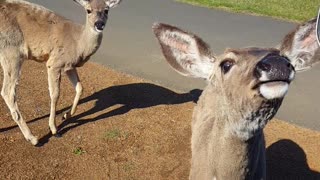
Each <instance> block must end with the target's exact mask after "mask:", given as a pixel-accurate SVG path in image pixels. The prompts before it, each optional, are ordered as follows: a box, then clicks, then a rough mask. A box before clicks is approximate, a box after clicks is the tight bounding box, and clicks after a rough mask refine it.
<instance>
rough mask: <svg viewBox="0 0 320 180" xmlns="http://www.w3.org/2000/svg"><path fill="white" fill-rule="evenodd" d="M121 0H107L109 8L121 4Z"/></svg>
mask: <svg viewBox="0 0 320 180" xmlns="http://www.w3.org/2000/svg"><path fill="white" fill-rule="evenodd" d="M120 2H121V0H106V4H107V6H108V7H109V8H114V7H116V6H117V5H118V4H120Z"/></svg>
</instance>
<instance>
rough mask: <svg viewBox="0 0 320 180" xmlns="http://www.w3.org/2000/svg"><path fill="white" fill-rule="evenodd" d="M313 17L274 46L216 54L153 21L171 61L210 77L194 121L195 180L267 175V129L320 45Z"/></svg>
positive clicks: (192, 175) (195, 74)
mask: <svg viewBox="0 0 320 180" xmlns="http://www.w3.org/2000/svg"><path fill="white" fill-rule="evenodd" d="M315 22H316V21H315V19H313V20H311V21H309V22H307V23H305V24H303V25H301V26H299V27H298V28H297V29H296V30H295V31H294V32H292V33H290V34H289V35H287V36H286V38H285V39H284V41H283V43H282V46H281V48H280V50H279V49H276V48H258V47H251V48H242V49H227V50H225V52H224V53H223V54H222V55H220V56H215V55H214V54H213V53H212V52H211V50H210V48H209V46H208V45H207V44H206V43H205V42H204V41H203V40H202V39H200V38H199V37H197V36H196V35H194V34H192V33H188V32H186V31H183V30H181V29H179V28H177V27H173V26H171V25H167V24H157V23H156V24H154V26H153V31H154V33H155V35H156V37H157V38H158V40H159V42H160V45H161V48H162V52H163V54H164V56H165V57H166V60H167V61H168V63H169V64H170V65H171V66H172V67H173V68H174V69H175V70H176V71H178V72H179V73H180V74H182V75H184V76H191V77H199V78H204V79H206V80H207V81H208V85H207V87H206V88H205V89H204V91H203V93H202V95H201V97H200V99H199V101H198V104H197V106H196V107H195V109H194V113H193V120H192V138H191V146H192V147H191V149H192V160H191V171H190V176H189V178H190V179H192V180H235V179H254V180H255V179H266V162H265V161H266V160H265V140H264V134H263V128H264V127H265V125H266V124H267V122H268V121H269V120H270V119H271V118H272V117H273V116H274V115H275V114H276V112H277V110H278V108H279V107H280V105H281V103H282V100H283V98H284V96H285V94H286V93H287V91H288V87H289V84H290V82H291V81H292V80H293V79H294V76H295V70H296V71H299V70H304V69H306V68H310V67H311V66H312V65H313V64H314V63H316V62H317V61H319V58H314V55H315V52H316V50H318V48H319V45H318V44H317V40H316V32H315V27H316V25H315V24H316V23H315Z"/></svg>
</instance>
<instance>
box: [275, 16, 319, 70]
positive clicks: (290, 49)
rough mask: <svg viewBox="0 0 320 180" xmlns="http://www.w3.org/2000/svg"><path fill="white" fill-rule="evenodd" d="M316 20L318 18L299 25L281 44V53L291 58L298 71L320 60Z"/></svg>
mask: <svg viewBox="0 0 320 180" xmlns="http://www.w3.org/2000/svg"><path fill="white" fill-rule="evenodd" d="M316 22H317V18H314V19H311V20H310V21H308V22H306V23H304V24H301V25H299V26H298V27H297V29H296V30H294V31H293V32H291V33H289V34H288V35H286V37H285V38H284V40H283V42H282V44H281V47H280V51H281V53H282V54H283V55H285V56H287V57H288V58H289V59H290V61H291V64H292V65H293V66H294V67H295V69H296V70H297V71H303V70H307V69H309V68H311V67H312V66H313V65H314V64H316V63H318V62H320V56H319V52H318V51H319V44H318V41H317V32H316V29H317V28H316V27H317V24H316ZM316 54H317V55H316Z"/></svg>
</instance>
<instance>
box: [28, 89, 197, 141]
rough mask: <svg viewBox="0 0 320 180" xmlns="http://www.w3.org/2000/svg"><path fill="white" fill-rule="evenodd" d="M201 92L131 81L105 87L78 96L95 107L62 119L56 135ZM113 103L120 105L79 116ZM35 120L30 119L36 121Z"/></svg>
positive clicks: (183, 100)
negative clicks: (87, 94) (174, 90)
mask: <svg viewBox="0 0 320 180" xmlns="http://www.w3.org/2000/svg"><path fill="white" fill-rule="evenodd" d="M201 93H202V90H199V89H194V90H192V91H190V92H188V93H182V94H178V93H175V92H173V91H171V90H169V89H167V88H164V87H161V86H158V85H155V84H150V83H134V84H126V85H119V86H112V87H108V88H106V89H103V90H100V91H98V92H96V93H94V94H92V95H90V96H88V97H85V98H83V99H81V100H80V102H79V104H83V103H87V102H89V101H95V105H94V107H93V108H91V109H89V110H88V111H86V112H83V113H81V114H78V115H76V116H74V117H71V118H70V119H67V120H65V121H63V122H62V123H61V124H60V125H59V126H58V129H59V134H60V135H63V134H64V133H66V132H68V131H69V130H71V129H73V128H76V127H78V126H81V125H84V124H87V123H91V122H95V121H98V120H102V119H106V118H109V117H112V116H117V115H121V114H125V113H127V112H129V111H130V110H132V109H138V108H148V107H152V106H157V105H163V104H181V103H186V102H190V101H193V102H197V101H198V98H199V96H200V95H201ZM114 105H120V107H119V108H116V109H114V110H111V111H109V112H107V113H102V114H100V115H98V116H96V117H94V118H89V119H82V118H84V117H86V116H88V115H92V114H95V113H97V112H100V111H103V110H105V109H107V108H109V107H112V106H114ZM68 109H69V108H64V109H62V110H60V111H58V112H57V113H62V112H64V111H66V110H68ZM48 116H49V115H46V116H43V117H39V118H37V119H42V118H45V117H48ZM37 119H34V120H32V121H36V120H37ZM50 137H51V133H48V134H47V135H46V136H44V137H43V138H41V139H40V142H41V144H45V143H47V142H48V141H49V139H50Z"/></svg>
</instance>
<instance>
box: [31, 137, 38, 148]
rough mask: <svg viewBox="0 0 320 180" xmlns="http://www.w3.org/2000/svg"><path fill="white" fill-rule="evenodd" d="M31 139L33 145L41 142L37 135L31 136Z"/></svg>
mask: <svg viewBox="0 0 320 180" xmlns="http://www.w3.org/2000/svg"><path fill="white" fill-rule="evenodd" d="M29 141H30V142H31V144H32V145H34V146H37V144H38V143H39V140H38V138H37V137H31V138H30V139H29Z"/></svg>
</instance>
